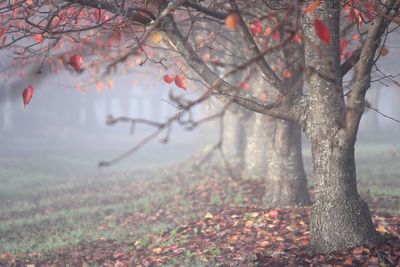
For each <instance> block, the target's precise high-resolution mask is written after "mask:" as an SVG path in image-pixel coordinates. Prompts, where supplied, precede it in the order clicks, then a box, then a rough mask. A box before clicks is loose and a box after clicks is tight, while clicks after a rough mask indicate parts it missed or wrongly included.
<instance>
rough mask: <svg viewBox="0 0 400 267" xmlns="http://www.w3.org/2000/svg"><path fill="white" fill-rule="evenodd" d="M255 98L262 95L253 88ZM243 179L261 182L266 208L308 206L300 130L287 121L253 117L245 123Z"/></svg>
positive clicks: (258, 116)
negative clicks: (264, 187) (263, 186)
mask: <svg viewBox="0 0 400 267" xmlns="http://www.w3.org/2000/svg"><path fill="white" fill-rule="evenodd" d="M257 90H260V92H255V93H256V94H260V93H262V92H261V91H262V90H261V87H257V88H256V90H255V91H257ZM244 159H245V165H244V173H243V177H245V178H257V179H265V184H266V185H265V186H266V191H265V192H266V194H265V197H264V202H265V204H266V205H267V206H269V207H290V206H302V205H308V204H309V203H310V200H309V196H308V191H307V180H306V174H305V172H304V167H303V158H302V152H301V132H300V127H299V126H298V125H297V124H295V123H293V122H289V121H284V120H280V119H276V118H273V117H269V116H266V115H263V114H257V113H253V114H252V115H251V116H250V118H249V119H248V121H247V122H246V152H245V157H244Z"/></svg>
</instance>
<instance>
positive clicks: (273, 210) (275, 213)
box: [269, 209, 279, 219]
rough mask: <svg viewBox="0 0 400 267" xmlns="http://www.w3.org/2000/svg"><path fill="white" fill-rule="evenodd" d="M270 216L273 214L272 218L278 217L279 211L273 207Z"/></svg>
mask: <svg viewBox="0 0 400 267" xmlns="http://www.w3.org/2000/svg"><path fill="white" fill-rule="evenodd" d="M269 216H271V218H274V219H276V218H278V216H279V211H278V210H276V209H272V210H270V211H269Z"/></svg>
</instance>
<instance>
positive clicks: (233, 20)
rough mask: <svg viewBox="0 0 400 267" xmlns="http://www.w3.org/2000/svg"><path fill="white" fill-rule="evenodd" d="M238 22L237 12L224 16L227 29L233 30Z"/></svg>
mask: <svg viewBox="0 0 400 267" xmlns="http://www.w3.org/2000/svg"><path fill="white" fill-rule="evenodd" d="M238 24H239V15H238V14H237V13H231V14H229V15H228V16H227V17H226V18H225V26H226V27H227V28H228V29H232V30H234V29H235V28H236V27H237V25H238Z"/></svg>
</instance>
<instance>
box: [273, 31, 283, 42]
mask: <svg viewBox="0 0 400 267" xmlns="http://www.w3.org/2000/svg"><path fill="white" fill-rule="evenodd" d="M272 39H274V40H275V41H279V40H280V39H281V34H280V33H279V31H277V30H276V31H274V33H273V34H272Z"/></svg>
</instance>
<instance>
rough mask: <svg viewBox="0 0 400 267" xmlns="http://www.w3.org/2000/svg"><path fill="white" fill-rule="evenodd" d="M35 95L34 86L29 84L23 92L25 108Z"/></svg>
mask: <svg viewBox="0 0 400 267" xmlns="http://www.w3.org/2000/svg"><path fill="white" fill-rule="evenodd" d="M32 96H33V86H32V85H29V86H28V87H26V88H25V89H24V91H23V92H22V102H23V103H24V108H26V106H27V105H28V104H29V102H30V101H31V99H32Z"/></svg>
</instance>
